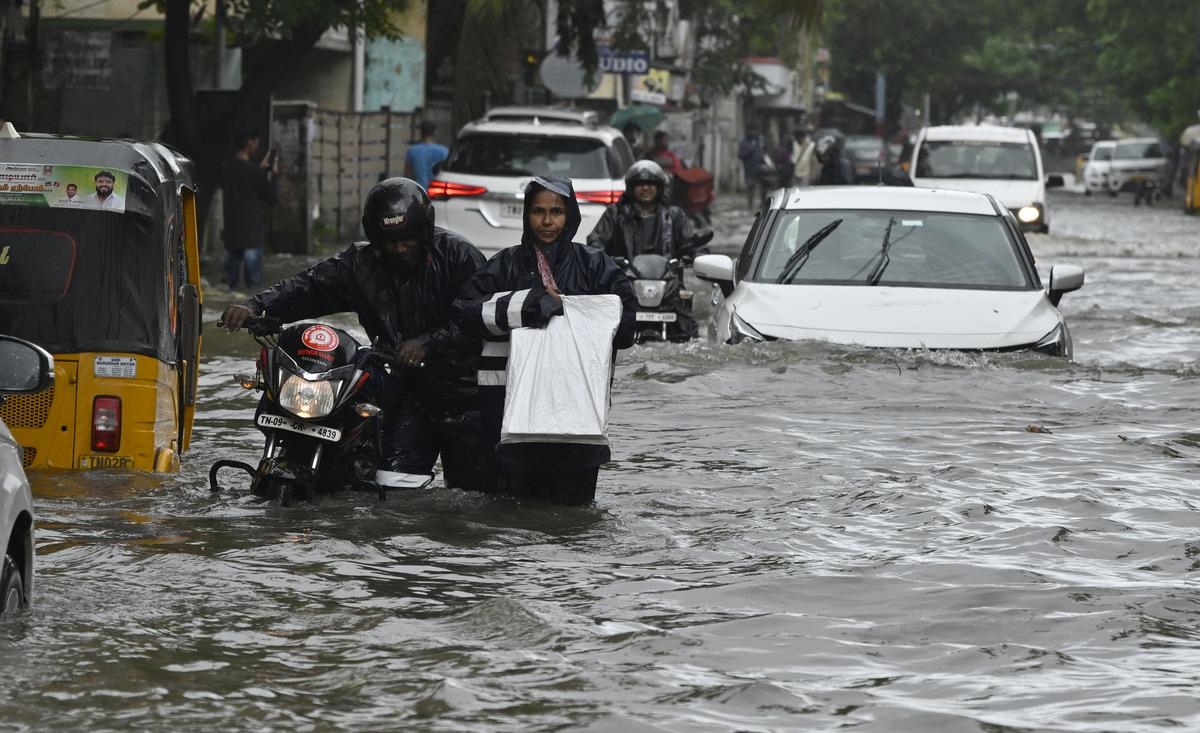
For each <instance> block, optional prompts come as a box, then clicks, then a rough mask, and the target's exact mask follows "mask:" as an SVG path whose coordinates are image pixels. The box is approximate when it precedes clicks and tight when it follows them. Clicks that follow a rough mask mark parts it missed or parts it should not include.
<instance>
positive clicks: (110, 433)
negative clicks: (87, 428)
mask: <svg viewBox="0 0 1200 733" xmlns="http://www.w3.org/2000/svg"><path fill="white" fill-rule="evenodd" d="M120 447H121V398H120V397H97V398H96V399H94V400H93V401H92V450H96V451H104V452H106V453H116V452H117V450H118V449H119V448H120Z"/></svg>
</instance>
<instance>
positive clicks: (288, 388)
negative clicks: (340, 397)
mask: <svg viewBox="0 0 1200 733" xmlns="http://www.w3.org/2000/svg"><path fill="white" fill-rule="evenodd" d="M340 386H341V382H333V381H329V380H325V381H321V382H309V381H306V380H304V379H301V378H300V377H298V376H296V375H294V374H293V375H291V376H289V377H288V378H287V379H285V380H284V382H283V387H281V388H280V390H279V406H280V407H282V408H283V409H285V410H287V411H288V412H290V413H292V414H293V415H295V416H296V417H307V418H312V417H325V416H326V415H328V414H329V413H330V412H333V402H334V400H335V399H336V398H337V393H338V387H340Z"/></svg>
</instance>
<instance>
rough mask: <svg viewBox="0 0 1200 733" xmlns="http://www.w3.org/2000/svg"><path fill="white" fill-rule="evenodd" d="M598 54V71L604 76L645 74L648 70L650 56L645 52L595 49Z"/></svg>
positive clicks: (605, 48)
mask: <svg viewBox="0 0 1200 733" xmlns="http://www.w3.org/2000/svg"><path fill="white" fill-rule="evenodd" d="M596 50H597V51H598V52H599V53H600V70H601V71H603V72H605V73H606V74H634V75H639V76H640V75H641V74H645V73H646V72H647V71H649V70H650V54H649V53H648V52H646V51H624V50H618V49H615V48H609V47H608V46H600V47H599V48H597V49H596Z"/></svg>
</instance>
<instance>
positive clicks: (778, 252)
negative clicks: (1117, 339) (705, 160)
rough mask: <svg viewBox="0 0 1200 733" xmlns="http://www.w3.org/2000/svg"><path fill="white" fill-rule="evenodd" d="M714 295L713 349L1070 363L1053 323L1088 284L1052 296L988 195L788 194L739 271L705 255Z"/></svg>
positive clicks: (1067, 281) (1073, 283) (1067, 340)
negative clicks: (1020, 357) (805, 342)
mask: <svg viewBox="0 0 1200 733" xmlns="http://www.w3.org/2000/svg"><path fill="white" fill-rule="evenodd" d="M693 267H694V270H695V274H696V275H697V276H698V277H700V278H701V279H703V280H708V281H710V282H713V283H716V284H717V285H718V286H719V289H717V290H716V292H714V303H713V309H712V315H711V317H710V319H709V324H708V334H709V338H710V340H713V341H716V342H719V343H738V342H740V341H745V340H754V341H772V340H776V339H786V340H802V339H817V340H824V341H829V342H832V343H838V344H853V345H861V346H871V347H883V348H914V349H965V350H998V351H1010V350H1021V349H1030V350H1035V351H1040V352H1043V353H1047V354H1053V355H1056V356H1066V357H1068V358H1069V357H1070V356H1071V335H1070V332H1069V331H1068V329H1067V324H1066V322H1065V321H1064V320H1063V317H1062V315H1061V314H1060V313H1059V312H1058V308H1057V307H1056V306H1057V305H1058V302H1059V299H1060V298H1062V296H1063V294H1064V293H1069V292H1071V291H1073V290H1078V289H1079V288H1080V287H1082V286H1083V270H1082V269H1081V268H1079V267H1076V266H1073V265H1057V266H1054V267H1052V268H1051V269H1050V282H1049V283H1048V284H1047V285H1046V286H1045V287H1043V284H1042V281H1041V279H1040V278H1039V276H1038V272H1037V269H1036V268H1035V267H1034V259H1033V255H1032V253H1031V252H1030V250H1029V245H1028V243H1027V242H1026V241H1025V237H1024V235H1023V234H1022V233H1021V228H1020V226H1019V225H1018V224H1017V221H1016V220H1015V218H1014V217H1013V215H1012V213H1011V212H1010V211H1009V210H1008V209H1006V208H1005V207H1004V206H1002V205H1001V204H1000V203H999V202H998V201H996V199H994V198H993V197H991V196H989V195H985V194H977V193H968V192H965V191H940V190H932V189H921V188H892V187H882V186H880V187H868V186H857V187H853V186H845V187H829V188H801V189H797V188H792V189H779V190H777V191H775V192H774V193H772V194H771V195H770V197H769V198H768V200H767V203H766V205H764V207H763V209H762V210H760V211H759V212H758V214H757V216H756V218H755V222H754V226H753V227H752V228H751V230H750V236H749V237H748V238H747V240H746V244H745V246H744V247H743V249H742V254H741V256H740V257H739V258H738V260H737V262H736V263H735V262H734V261H733V260H731V259H730V258H729V257H726V256H725V255H703V256H700V257H697V258H696V261H695V263H694V265H693Z"/></svg>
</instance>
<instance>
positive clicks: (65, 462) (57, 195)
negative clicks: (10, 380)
mask: <svg viewBox="0 0 1200 733" xmlns="http://www.w3.org/2000/svg"><path fill="white" fill-rule="evenodd" d="M195 194H196V186H195V176H194V166H193V165H192V163H191V161H189V160H188V159H186V158H183V157H181V156H180V155H179V154H177V153H175V152H174V151H172V150H170V149H169V148H167V147H165V146H163V145H159V144H156V143H136V142H128V141H122V140H83V139H78V138H70V137H58V136H51V135H34V134H26V135H17V134H15V132H14V131H13V130H12V128H11V126H4V127H0V333H4V334H9V335H12V336H17V337H19V338H23V339H26V340H28V341H32V342H33V343H36V344H38V345H39V346H41V347H43V348H45V349H46V350H47V351H49V352H51V353H52V354H53V355H54V364H55V369H54V386H53V388H52V389H49V390H47V391H45V392H42V393H39V394H35V395H24V396H17V397H12V398H10V399H9V400H7V401H6V402H5V403H4V404H3V406H0V417H3V418H4V421H5V422H6V423H7V424H8V426H9V428H10V429H11V430H12V433H13V435H14V437H15V438H16V439H17V441H18V442H19V443H20V444H21V445H22V446H23V448H24V464H25V466H26V468H32V469H39V468H53V469H94V468H124V469H138V470H147V471H176V470H178V468H179V455H180V454H181V453H182V452H183V451H184V450H185V449H186V448H187V446H188V442H189V439H190V437H191V429H192V419H193V417H194V413H195V402H196V377H197V364H198V360H199V355H200V314H201V300H202V293H201V290H200V260H199V252H198V247H197V235H196V195H195Z"/></svg>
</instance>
